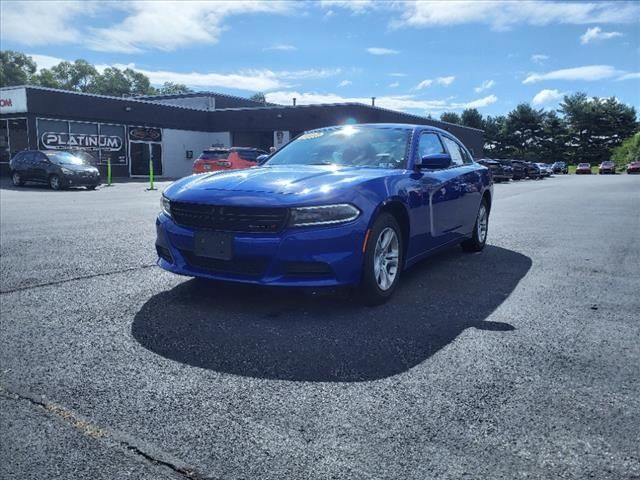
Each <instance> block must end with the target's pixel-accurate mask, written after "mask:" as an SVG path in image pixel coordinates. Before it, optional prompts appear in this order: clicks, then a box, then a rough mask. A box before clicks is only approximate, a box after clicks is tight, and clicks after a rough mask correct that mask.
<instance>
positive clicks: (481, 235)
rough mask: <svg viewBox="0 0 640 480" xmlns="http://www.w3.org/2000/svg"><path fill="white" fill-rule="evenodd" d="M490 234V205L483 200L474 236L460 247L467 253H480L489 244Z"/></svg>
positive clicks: (474, 228)
mask: <svg viewBox="0 0 640 480" xmlns="http://www.w3.org/2000/svg"><path fill="white" fill-rule="evenodd" d="M488 232H489V203H488V202H487V199H486V198H483V199H482V202H481V203H480V208H479V209H478V216H477V217H476V223H475V224H474V226H473V235H472V236H471V238H470V239H468V240H465V241H464V242H462V243H461V244H460V245H461V246H462V250H464V251H465V252H480V251H481V250H482V249H483V248H484V246H485V244H486V243H487V233H488Z"/></svg>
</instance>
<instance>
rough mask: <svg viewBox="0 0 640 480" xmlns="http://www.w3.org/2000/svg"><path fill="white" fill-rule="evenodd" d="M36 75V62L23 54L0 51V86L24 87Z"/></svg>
mask: <svg viewBox="0 0 640 480" xmlns="http://www.w3.org/2000/svg"><path fill="white" fill-rule="evenodd" d="M34 73H36V62H34V61H33V58H31V57H29V56H27V55H25V54H24V53H20V52H14V51H13V50H1V51H0V86H2V87H11V86H14V85H26V84H27V83H29V80H30V78H31V76H32V75H33V74H34Z"/></svg>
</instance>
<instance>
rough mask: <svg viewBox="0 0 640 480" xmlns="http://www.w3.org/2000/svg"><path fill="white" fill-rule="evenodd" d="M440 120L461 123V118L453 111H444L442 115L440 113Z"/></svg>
mask: <svg viewBox="0 0 640 480" xmlns="http://www.w3.org/2000/svg"><path fill="white" fill-rule="evenodd" d="M440 121H441V122H447V123H455V124H456V125H460V123H462V120H461V119H460V115H458V114H457V113H455V112H444V113H443V114H442V115H440Z"/></svg>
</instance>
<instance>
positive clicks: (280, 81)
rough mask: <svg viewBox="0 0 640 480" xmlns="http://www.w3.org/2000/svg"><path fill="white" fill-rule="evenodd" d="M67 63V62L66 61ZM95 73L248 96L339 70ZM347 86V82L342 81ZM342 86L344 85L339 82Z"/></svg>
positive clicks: (46, 63) (45, 59) (51, 61)
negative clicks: (138, 75)
mask: <svg viewBox="0 0 640 480" xmlns="http://www.w3.org/2000/svg"><path fill="white" fill-rule="evenodd" d="M28 55H29V56H30V57H31V58H33V59H34V61H35V62H36V64H37V65H38V70H41V69H42V68H51V67H53V66H54V65H57V64H58V63H60V62H64V61H65V59H64V58H59V57H52V56H49V55H40V54H37V53H36V54H33V53H29V54H28ZM66 61H69V60H66ZM95 67H96V70H98V72H100V73H102V72H103V71H104V69H105V68H107V67H116V68H119V69H121V70H124V69H125V68H130V69H132V70H135V71H137V72H140V73H143V74H144V75H146V76H147V77H149V81H150V82H151V84H152V85H162V84H164V83H165V82H173V83H182V84H184V85H187V86H190V87H201V88H205V87H206V88H211V87H224V88H233V89H239V90H248V91H252V92H258V91H268V90H273V89H276V88H283V87H288V86H290V85H289V82H290V81H292V80H309V79H319V78H327V77H332V76H335V75H338V74H340V73H341V69H339V68H319V69H306V70H281V71H272V70H265V69H263V70H240V71H238V72H236V73H218V72H175V71H170V70H151V69H143V68H138V67H136V65H135V63H126V64H123V63H116V64H113V65H106V64H97V65H95ZM345 82H348V84H350V83H351V82H350V81H348V80H345ZM342 83H344V82H342Z"/></svg>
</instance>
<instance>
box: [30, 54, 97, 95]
mask: <svg viewBox="0 0 640 480" xmlns="http://www.w3.org/2000/svg"><path fill="white" fill-rule="evenodd" d="M98 75H99V74H98V71H97V70H96V69H95V67H94V66H93V65H91V64H90V63H89V62H87V61H86V60H76V61H75V62H73V63H71V62H60V63H59V64H58V65H55V66H53V67H51V68H50V69H46V68H45V69H42V70H40V72H39V73H38V74H37V75H34V77H33V78H32V83H35V84H37V85H41V86H43V87H52V88H60V89H62V90H74V91H79V92H89V91H91V89H92V87H93V84H94V83H95V81H96V78H97V77H98Z"/></svg>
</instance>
